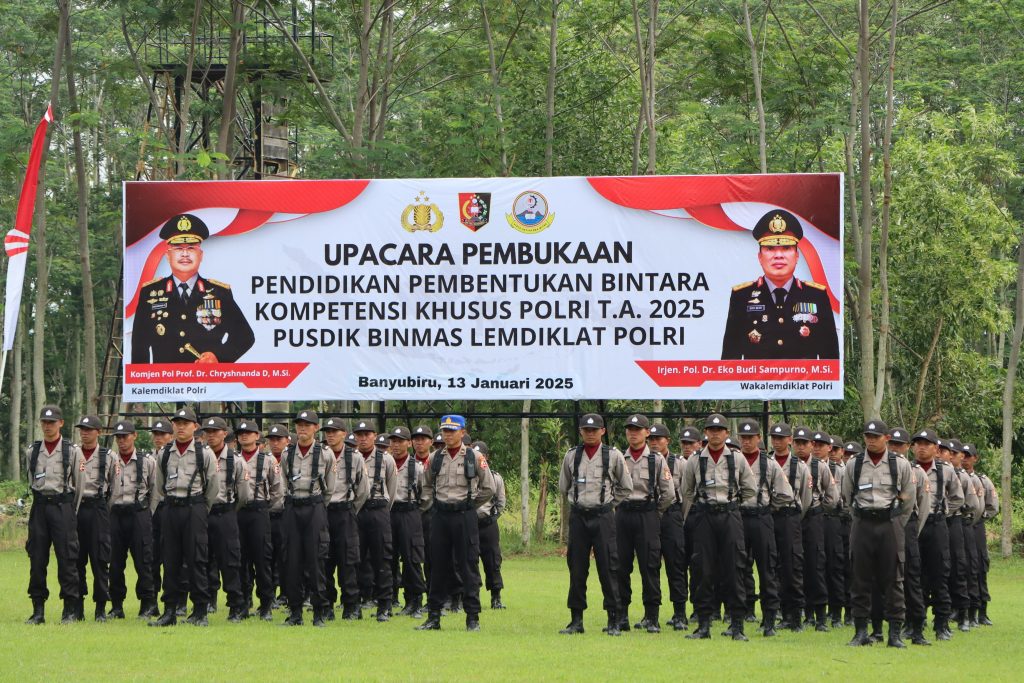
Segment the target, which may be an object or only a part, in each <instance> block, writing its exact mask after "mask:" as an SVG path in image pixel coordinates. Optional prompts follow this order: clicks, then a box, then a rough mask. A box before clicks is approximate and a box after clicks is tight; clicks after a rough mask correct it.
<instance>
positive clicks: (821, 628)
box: [814, 605, 828, 633]
mask: <svg viewBox="0 0 1024 683" xmlns="http://www.w3.org/2000/svg"><path fill="white" fill-rule="evenodd" d="M825 622H826V619H825V606H824V605H819V606H817V607H815V608H814V630H815V631H818V632H819V633H827V632H828V625H827V624H826V623H825Z"/></svg>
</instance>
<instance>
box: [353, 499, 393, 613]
mask: <svg viewBox="0 0 1024 683" xmlns="http://www.w3.org/2000/svg"><path fill="white" fill-rule="evenodd" d="M356 519H357V521H358V523H359V572H358V576H359V597H360V598H361V599H363V600H368V599H372V600H374V601H375V602H376V603H377V606H378V607H387V608H390V607H391V596H392V590H394V586H393V585H392V583H391V556H392V553H393V548H394V546H393V543H392V537H391V515H390V513H389V512H388V509H387V508H386V507H379V508H367V507H363V509H362V510H360V511H359V514H358V515H357V516H356Z"/></svg>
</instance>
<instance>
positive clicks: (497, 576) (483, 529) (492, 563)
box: [477, 517, 505, 592]
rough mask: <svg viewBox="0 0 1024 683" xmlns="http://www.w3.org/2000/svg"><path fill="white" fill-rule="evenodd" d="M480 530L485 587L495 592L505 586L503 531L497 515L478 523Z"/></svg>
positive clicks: (481, 561) (481, 560)
mask: <svg viewBox="0 0 1024 683" xmlns="http://www.w3.org/2000/svg"><path fill="white" fill-rule="evenodd" d="M477 527H478V528H479V532H480V563H481V564H482V565H483V566H484V577H485V579H486V581H485V583H484V587H485V588H486V589H487V590H489V591H491V592H493V591H500V590H501V589H502V588H504V587H505V581H504V579H502V578H501V532H500V531H499V530H498V519H497V518H496V517H485V518H484V519H481V520H480V521H479V523H478V524H477Z"/></svg>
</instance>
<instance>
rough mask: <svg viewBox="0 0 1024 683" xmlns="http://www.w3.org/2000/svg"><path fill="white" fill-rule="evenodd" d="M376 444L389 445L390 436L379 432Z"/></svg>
mask: <svg viewBox="0 0 1024 683" xmlns="http://www.w3.org/2000/svg"><path fill="white" fill-rule="evenodd" d="M376 444H377V445H378V446H387V445H388V437H386V436H384V435H383V434H378V435H377V441H376Z"/></svg>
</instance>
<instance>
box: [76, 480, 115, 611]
mask: <svg viewBox="0 0 1024 683" xmlns="http://www.w3.org/2000/svg"><path fill="white" fill-rule="evenodd" d="M78 546H79V548H78V563H77V564H78V597H79V598H85V596H87V595H89V584H88V582H87V581H86V579H85V565H86V564H89V565H91V566H92V599H93V601H94V602H107V601H109V600H110V511H109V510H108V509H107V502H106V501H105V500H101V501H98V502H95V503H94V502H93V501H86V500H83V501H82V504H81V505H80V506H79V508H78Z"/></svg>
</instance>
